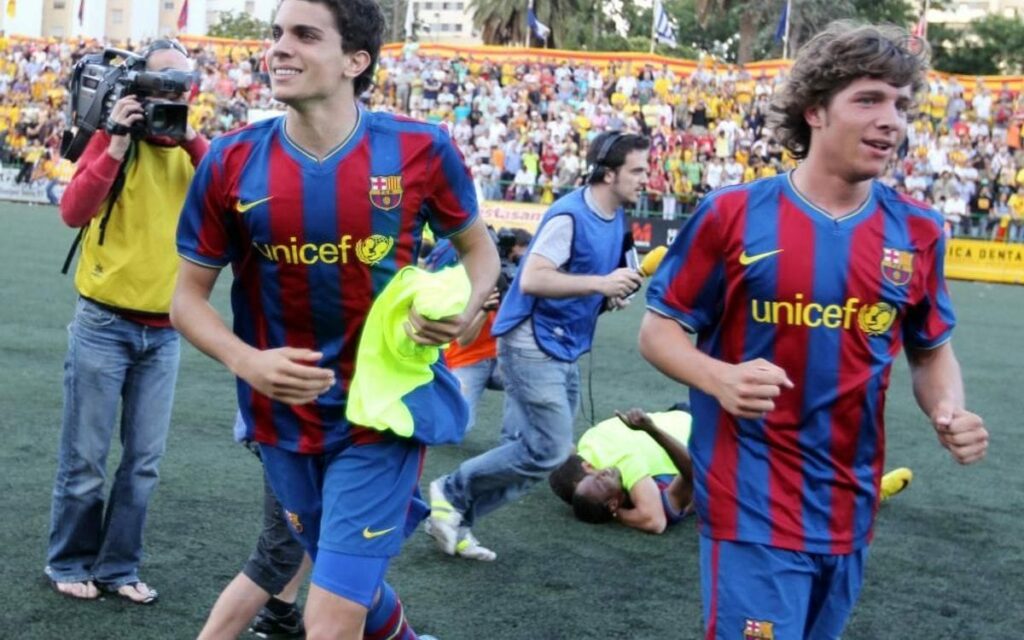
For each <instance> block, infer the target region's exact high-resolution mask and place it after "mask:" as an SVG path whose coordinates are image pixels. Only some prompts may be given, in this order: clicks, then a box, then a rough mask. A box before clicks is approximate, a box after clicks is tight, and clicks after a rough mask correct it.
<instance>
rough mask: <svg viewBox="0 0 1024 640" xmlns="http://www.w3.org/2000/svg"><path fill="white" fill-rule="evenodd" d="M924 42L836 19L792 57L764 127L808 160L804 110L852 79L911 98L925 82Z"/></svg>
mask: <svg viewBox="0 0 1024 640" xmlns="http://www.w3.org/2000/svg"><path fill="white" fill-rule="evenodd" d="M927 71H928V43H927V42H925V41H924V40H921V39H919V38H915V37H912V36H910V35H909V34H908V33H907V31H906V30H905V29H902V28H900V27H896V26H892V25H879V26H876V25H866V24H858V23H856V22H851V21H846V20H841V21H836V22H833V23H831V24H829V25H828V26H827V27H825V29H824V30H823V31H821V32H820V33H818V34H817V35H815V36H814V37H813V38H811V40H810V41H808V42H807V44H805V45H804V46H803V47H801V48H800V52H799V53H798V54H797V57H796V60H795V61H794V62H793V68H792V69H791V70H790V73H789V78H787V80H786V82H785V84H784V85H783V86H782V87H781V88H780V89H779V90H778V91H776V92H775V96H774V97H773V98H772V102H771V107H770V110H769V113H768V118H767V120H768V122H767V124H768V126H769V127H771V128H772V129H773V130H774V133H775V139H776V140H778V141H779V142H780V143H781V144H782V146H784V147H785V148H786V149H788V150H789V152H790V153H791V154H793V157H795V158H797V159H802V158H806V157H807V152H808V150H809V149H810V146H811V127H810V125H808V124H807V120H806V119H805V117H804V112H806V111H807V109H809V108H813V107H817V106H828V103H829V102H830V101H831V100H832V98H833V96H835V95H836V94H837V93H839V92H840V91H842V90H843V89H845V88H846V87H847V86H849V85H850V83H852V82H853V81H854V80H858V79H860V78H873V79H877V80H884V81H885V82H887V83H889V84H891V85H892V86H894V87H904V86H907V85H910V87H911V90H912V91H913V92H914V94H917V93H918V92H920V91H921V90H922V89H923V88H924V87H925V85H926V83H927V78H926V73H927Z"/></svg>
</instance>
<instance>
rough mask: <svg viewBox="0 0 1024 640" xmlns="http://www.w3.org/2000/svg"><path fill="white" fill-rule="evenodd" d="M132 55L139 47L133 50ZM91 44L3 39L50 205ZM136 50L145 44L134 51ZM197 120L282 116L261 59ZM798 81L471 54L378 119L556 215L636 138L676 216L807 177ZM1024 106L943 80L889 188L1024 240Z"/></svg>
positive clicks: (18, 151)
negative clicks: (400, 123)
mask: <svg viewBox="0 0 1024 640" xmlns="http://www.w3.org/2000/svg"><path fill="white" fill-rule="evenodd" d="M124 46H125V47H126V48H129V49H131V48H133V46H132V45H131V43H128V44H126V45H124ZM97 47H98V45H96V44H95V43H92V44H86V43H83V42H79V41H77V40H59V41H58V40H50V41H47V42H41V41H15V40H12V39H9V38H6V37H0V93H2V95H3V99H2V103H0V163H2V164H3V166H5V167H12V166H13V167H17V168H18V169H19V171H18V174H17V177H16V182H18V183H22V182H31V181H35V180H44V181H46V183H47V194H48V195H49V197H50V199H51V201H53V202H55V201H56V198H57V192H56V190H55V189H56V187H57V186H58V185H59V184H61V183H66V182H67V181H68V180H69V179H70V176H71V173H72V171H73V169H72V168H71V167H70V166H69V165H68V163H66V162H62V161H61V160H60V156H59V146H60V135H61V132H62V131H63V129H64V126H65V122H64V119H65V115H64V104H65V100H66V97H67V88H66V85H67V80H68V77H69V74H70V71H71V69H72V68H73V65H74V63H75V62H76V61H77V60H78V59H80V58H81V57H82V56H83V55H84V54H86V53H88V52H90V51H93V50H96V49H97ZM136 48H137V47H136ZM192 54H193V57H194V58H195V60H196V61H197V62H196V66H197V72H196V85H195V87H194V89H193V95H192V104H191V108H190V116H189V117H190V120H191V124H192V125H193V127H194V128H195V129H196V130H197V131H199V132H201V133H203V134H204V135H206V136H207V137H209V138H213V137H215V136H216V135H218V134H220V133H223V132H225V131H228V130H230V129H233V128H235V127H237V126H239V125H241V124H243V123H245V122H247V121H248V119H249V112H250V110H252V109H272V108H274V105H273V103H272V99H271V96H270V89H269V82H268V79H267V76H266V74H265V73H263V72H262V70H261V56H262V49H261V48H260V47H258V46H245V45H241V44H239V45H235V46H225V45H220V44H217V45H212V44H211V45H205V46H196V47H195V48H194V49H193V50H192ZM784 79H785V77H784V72H783V73H779V74H776V75H772V76H767V75H764V74H763V73H759V75H757V76H755V75H753V74H752V73H751V72H749V71H747V70H745V69H744V68H743V67H742V66H735V65H724V64H718V63H715V62H714V61H711V62H709V63H702V64H701V65H699V66H698V67H697V70H696V72H695V73H693V74H690V75H688V76H681V75H676V74H675V73H674V72H673V71H672V70H671V69H670V68H668V67H662V68H653V67H651V66H649V65H643V66H636V65H634V64H632V63H630V62H625V63H615V62H613V63H611V64H610V65H609V66H608V67H607V68H601V67H599V66H594V65H589V64H578V65H570V64H567V63H546V62H543V61H540V60H536V59H534V60H530V61H521V62H518V63H516V62H503V63H496V62H491V61H487V60H483V59H479V58H474V57H473V56H467V57H465V58H459V57H456V58H454V59H448V58H438V57H430V56H423V55H419V54H418V53H417V51H416V48H415V46H407V47H405V48H404V49H402V50H401V52H400V53H398V54H397V55H395V54H394V53H392V54H390V55H388V54H386V55H384V56H383V57H382V60H381V64H380V66H379V68H378V71H377V82H376V84H375V86H374V88H373V89H372V90H371V91H370V92H368V93H367V94H366V95H364V96H363V98H364V100H366V101H367V102H368V104H369V106H370V108H372V109H374V110H384V111H391V112H396V113H402V114H407V115H409V116H411V117H413V118H418V119H423V120H427V121H431V122H447V123H448V126H449V128H450V131H451V133H452V135H453V136H454V138H455V140H456V141H457V143H458V145H459V147H460V148H461V150H462V151H463V153H464V155H465V156H466V160H467V164H468V165H469V166H470V169H471V171H472V172H473V175H474V178H475V182H476V184H477V187H478V195H480V196H482V197H483V198H485V199H489V200H515V201H520V202H538V203H541V204H549V203H550V202H552V201H553V200H554V199H556V198H557V197H558V196H560V195H562V194H564V193H567V192H568V191H569V190H571V189H572V188H573V187H575V186H577V185H578V184H579V183H580V180H581V176H582V175H583V174H584V173H585V171H586V167H585V166H584V165H585V162H584V160H583V159H584V158H585V156H586V151H587V147H588V142H589V141H590V140H591V139H593V137H594V136H596V135H597V134H599V133H600V132H602V131H605V130H609V129H622V130H625V131H631V132H637V133H644V134H646V135H648V136H649V137H650V138H651V140H652V148H651V155H650V160H651V172H650V179H649V182H648V185H647V194H646V197H645V198H643V199H642V200H641V202H640V205H639V206H638V209H639V211H638V212H637V213H638V214H639V215H661V216H664V217H665V218H668V219H672V218H675V217H677V216H679V215H685V214H686V213H688V212H689V211H691V210H692V207H693V205H694V203H695V202H696V201H697V199H699V198H700V197H701V196H702V195H703V194H705V193H707V192H708V191H710V190H712V189H715V188H718V187H721V186H726V185H732V184H738V183H742V182H749V181H751V180H754V179H757V178H761V177H768V176H773V175H777V174H778V173H781V172H784V171H787V170H789V169H791V168H793V167H794V166H795V162H794V160H793V159H792V158H791V157H789V156H788V154H787V153H786V152H785V151H784V150H783V148H782V146H781V145H780V144H778V143H777V142H776V141H775V140H773V138H772V136H771V133H770V131H768V130H767V129H766V128H765V116H766V112H767V109H768V102H769V99H770V97H771V95H772V93H773V91H774V89H775V87H776V86H778V85H779V83H780V82H781V81H782V80H784ZM1022 123H1024V95H1021V94H1020V93H1018V92H1016V91H1012V90H1010V89H1009V88H1008V87H1007V86H1006V85H1004V86H1003V88H1002V89H1001V90H999V91H995V92H994V91H991V90H989V89H987V88H985V87H984V86H982V84H981V83H980V82H978V83H977V84H976V85H975V86H969V87H965V86H963V85H961V84H960V83H959V82H958V81H957V80H956V79H955V78H952V77H949V78H947V77H941V76H934V77H933V78H932V81H931V83H930V86H929V90H928V93H927V95H925V96H922V97H921V98H920V100H919V113H918V114H917V115H916V117H915V118H914V119H913V123H912V126H911V127H910V129H909V134H908V140H907V144H906V145H905V146H904V148H903V149H902V150H901V155H900V158H901V160H900V161H899V162H898V163H895V164H894V165H893V166H892V167H890V169H889V171H888V172H887V174H886V175H885V176H884V178H883V180H884V181H885V182H886V183H888V184H889V185H891V186H893V187H894V188H896V189H897V190H900V191H903V192H906V193H907V194H908V195H910V196H911V197H914V198H916V199H919V200H923V201H926V202H929V203H930V204H932V205H933V206H934V207H935V208H936V209H938V210H939V211H941V212H942V213H943V214H944V215H945V217H946V220H947V226H948V229H949V232H950V233H951V234H953V235H962V236H972V237H987V238H1000V239H1005V240H1008V241H1024V150H1022V146H1021V124H1022Z"/></svg>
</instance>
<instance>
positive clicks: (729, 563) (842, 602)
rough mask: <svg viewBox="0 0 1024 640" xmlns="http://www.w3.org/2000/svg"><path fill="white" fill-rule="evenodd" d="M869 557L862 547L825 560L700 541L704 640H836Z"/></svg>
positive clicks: (819, 556)
mask: <svg viewBox="0 0 1024 640" xmlns="http://www.w3.org/2000/svg"><path fill="white" fill-rule="evenodd" d="M867 554H868V550H867V547H864V548H863V549H860V550H859V551H855V552H853V553H850V554H846V555H829V554H818V553H803V552H800V551H789V550H787V549H779V548H776V547H769V546H766V545H760V544H749V543H745V542H729V541H726V540H711V539H710V538H707V537H705V536H700V578H701V580H700V582H701V599H702V601H703V608H704V630H705V636H704V637H705V639H706V640H767V639H777V640H800V639H801V638H804V639H806V640H833V639H836V640H838V638H839V637H840V636H841V634H842V631H843V627H845V626H846V621H847V619H848V618H849V617H850V612H851V611H852V610H853V606H854V604H856V602H857V596H858V595H860V588H861V584H862V582H863V578H864V564H865V561H866V559H867Z"/></svg>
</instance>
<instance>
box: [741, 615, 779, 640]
mask: <svg viewBox="0 0 1024 640" xmlns="http://www.w3.org/2000/svg"><path fill="white" fill-rule="evenodd" d="M774 627H775V625H774V624H773V623H771V622H766V621H764V620H751V619H750V618H747V621H746V623H745V624H744V625H743V640H775V629H774Z"/></svg>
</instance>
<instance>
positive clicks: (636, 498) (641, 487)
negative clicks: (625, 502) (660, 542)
mask: <svg viewBox="0 0 1024 640" xmlns="http://www.w3.org/2000/svg"><path fill="white" fill-rule="evenodd" d="M629 499H630V501H631V502H632V503H633V506H632V507H619V508H618V509H615V510H613V511H612V515H613V516H614V517H615V519H616V520H618V521H619V522H621V523H622V524H624V525H626V526H627V527H632V528H634V529H639V530H640V531H646V532H647V533H654V534H658V533H663V532H664V531H665V528H666V527H667V526H668V519H667V518H666V517H665V509H664V508H663V507H662V505H661V493H660V492H659V491H658V485H657V483H655V482H654V479H653V478H651V477H647V478H642V479H640V480H639V481H637V483H636V484H634V485H633V488H632V489H630V490H629Z"/></svg>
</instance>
